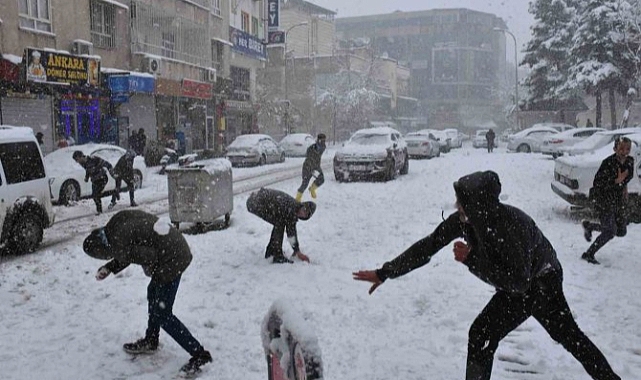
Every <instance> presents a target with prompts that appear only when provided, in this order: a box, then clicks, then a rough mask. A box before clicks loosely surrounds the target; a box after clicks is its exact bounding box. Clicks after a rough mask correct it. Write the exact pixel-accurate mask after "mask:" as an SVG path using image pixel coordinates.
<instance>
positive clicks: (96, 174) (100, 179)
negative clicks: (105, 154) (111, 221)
mask: <svg viewBox="0 0 641 380" xmlns="http://www.w3.org/2000/svg"><path fill="white" fill-rule="evenodd" d="M71 157H72V158H73V160H74V161H76V162H77V163H78V164H79V165H80V166H82V167H83V168H84V169H85V182H88V181H89V178H91V198H92V199H93V201H94V203H95V204H96V214H102V191H103V190H104V189H105V186H107V182H109V177H107V171H109V172H111V170H112V169H113V166H112V165H111V164H110V163H109V162H107V161H105V160H103V159H102V158H100V157H98V156H85V154H84V153H82V151H81V150H77V151H75V152H73V155H72V156H71Z"/></svg>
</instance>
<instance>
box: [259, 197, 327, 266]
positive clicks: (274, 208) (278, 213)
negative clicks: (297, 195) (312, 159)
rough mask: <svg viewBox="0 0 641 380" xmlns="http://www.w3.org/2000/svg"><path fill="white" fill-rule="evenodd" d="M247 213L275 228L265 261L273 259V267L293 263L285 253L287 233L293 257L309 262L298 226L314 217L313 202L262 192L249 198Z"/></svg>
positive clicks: (314, 205) (314, 207)
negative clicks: (302, 247) (300, 239)
mask: <svg viewBox="0 0 641 380" xmlns="http://www.w3.org/2000/svg"><path fill="white" fill-rule="evenodd" d="M247 211H249V212H251V213H252V214H254V215H256V216H258V217H260V218H261V219H263V220H264V221H266V222H267V223H269V224H271V225H273V226H274V228H273V229H272V236H271V239H269V244H267V249H266V250H265V258H266V259H267V258H269V257H272V256H273V257H274V258H273V259H272V262H273V263H279V264H280V263H292V261H291V260H289V259H288V258H286V257H285V254H284V253H283V234H284V233H285V232H287V240H288V241H289V244H290V245H291V246H292V249H293V250H294V254H293V255H292V257H298V258H299V259H300V260H302V261H309V258H308V257H307V255H305V254H303V253H302V252H301V251H300V244H299V243H298V233H297V232H296V223H297V222H298V220H308V219H309V218H311V217H312V215H313V214H314V211H316V204H315V203H314V202H302V203H300V202H297V201H296V199H294V197H292V196H290V195H289V194H287V193H285V192H283V191H279V190H274V189H266V188H261V189H260V190H258V191H257V192H255V193H252V194H251V195H250V196H249V198H247Z"/></svg>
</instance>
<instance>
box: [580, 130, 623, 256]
mask: <svg viewBox="0 0 641 380" xmlns="http://www.w3.org/2000/svg"><path fill="white" fill-rule="evenodd" d="M631 148H632V142H631V141H630V139H629V138H627V137H621V138H618V139H617V140H616V141H615V142H614V154H612V155H611V156H609V157H607V158H606V159H604V160H603V161H602V162H601V166H600V167H599V170H598V171H597V172H596V175H595V176H594V182H593V184H592V189H590V200H591V201H592V202H593V203H594V208H595V209H596V212H597V214H598V216H599V223H591V222H590V221H587V220H584V221H583V222H582V225H583V234H584V236H585V240H587V241H591V240H592V232H593V231H601V234H600V235H599V236H598V237H597V238H596V240H594V243H592V245H591V246H590V248H588V250H587V251H585V252H584V253H583V254H582V255H581V258H582V259H583V260H586V261H587V262H589V263H592V264H599V262H598V261H597V260H596V259H595V258H594V256H595V254H596V252H597V251H598V250H599V249H601V247H603V246H604V245H605V244H606V243H607V242H609V241H610V240H612V239H613V238H614V236H619V237H622V236H625V235H626V233H627V225H628V221H627V218H626V203H627V198H628V188H627V185H628V183H629V182H630V181H631V180H632V177H633V175H634V158H632V157H630V149H631Z"/></svg>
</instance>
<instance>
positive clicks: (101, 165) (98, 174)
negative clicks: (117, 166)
mask: <svg viewBox="0 0 641 380" xmlns="http://www.w3.org/2000/svg"><path fill="white" fill-rule="evenodd" d="M82 167H83V168H85V180H88V179H89V178H91V182H98V181H107V179H108V178H107V170H111V169H112V168H113V166H112V165H111V164H110V163H109V162H107V161H105V160H103V159H102V158H100V157H97V156H89V157H87V162H85V163H84V164H82Z"/></svg>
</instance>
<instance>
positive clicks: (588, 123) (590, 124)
mask: <svg viewBox="0 0 641 380" xmlns="http://www.w3.org/2000/svg"><path fill="white" fill-rule="evenodd" d="M585 127H586V128H592V127H594V124H592V120H590V118H588V121H586V122H585Z"/></svg>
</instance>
